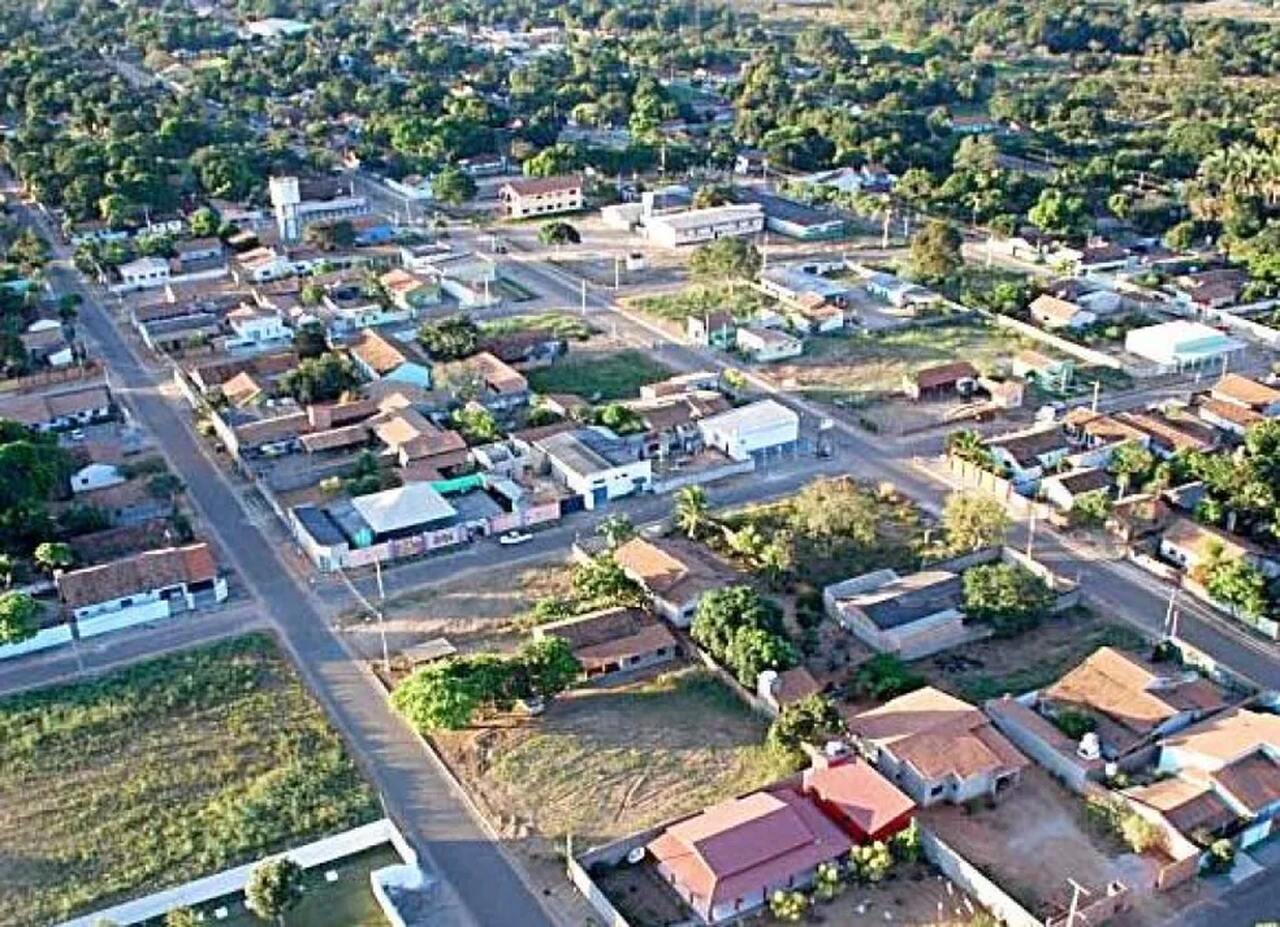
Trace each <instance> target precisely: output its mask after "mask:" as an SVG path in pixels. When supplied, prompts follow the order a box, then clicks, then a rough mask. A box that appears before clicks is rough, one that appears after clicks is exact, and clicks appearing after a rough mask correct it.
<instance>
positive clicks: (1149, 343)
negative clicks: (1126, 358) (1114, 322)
mask: <svg viewBox="0 0 1280 927" xmlns="http://www.w3.org/2000/svg"><path fill="white" fill-rule="evenodd" d="M1245 347H1246V345H1245V343H1244V342H1243V341H1239V340H1237V339H1235V338H1229V337H1228V336H1226V335H1224V334H1222V332H1220V331H1218V330H1217V329H1216V328H1210V327H1209V326H1208V325H1205V324H1203V323H1201V322H1191V321H1188V320H1186V319H1176V320H1175V321H1172V322H1163V323H1161V324H1159V325H1148V326H1147V327H1145V328H1135V329H1133V330H1131V331H1130V332H1129V333H1128V334H1127V335H1125V339H1124V349H1125V350H1126V351H1128V352H1129V353H1130V354H1134V355H1137V356H1138V357H1141V358H1143V359H1144V360H1148V361H1150V362H1151V363H1153V364H1156V365H1158V366H1159V367H1160V368H1162V369H1165V370H1185V369H1186V368H1188V367H1192V368H1199V367H1205V366H1208V365H1210V364H1222V365H1223V366H1225V365H1226V363H1227V360H1228V358H1230V357H1232V356H1233V355H1235V354H1239V353H1240V352H1241V351H1243V350H1245Z"/></svg>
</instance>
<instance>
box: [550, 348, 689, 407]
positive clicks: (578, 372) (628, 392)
mask: <svg viewBox="0 0 1280 927" xmlns="http://www.w3.org/2000/svg"><path fill="white" fill-rule="evenodd" d="M528 376H529V387H530V388H531V389H532V390H533V391H534V392H535V393H573V394H575V395H578V396H582V397H583V398H585V399H589V400H591V401H593V402H612V401H614V400H617V399H634V398H635V397H636V396H637V395H639V393H640V387H642V386H645V385H646V384H649V383H656V382H657V381H658V380H665V379H666V378H667V377H669V376H671V370H670V368H668V367H666V366H665V365H663V364H660V363H658V362H657V361H655V360H653V359H652V358H651V357H648V356H647V355H645V354H642V353H641V352H640V351H619V352H618V353H617V354H603V355H596V356H590V355H576V356H575V355H572V354H571V355H570V356H569V357H567V358H565V359H564V360H562V361H557V362H556V363H555V364H553V365H551V366H550V367H543V368H542V369H540V370H532V371H530V372H529V375H528Z"/></svg>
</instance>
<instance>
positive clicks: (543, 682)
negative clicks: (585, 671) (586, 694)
mask: <svg viewBox="0 0 1280 927" xmlns="http://www.w3.org/2000/svg"><path fill="white" fill-rule="evenodd" d="M516 662H517V664H518V665H519V666H520V668H521V670H522V675H523V677H524V678H525V679H526V680H527V682H528V687H529V693H528V694H530V695H538V696H542V697H544V698H550V697H551V696H553V695H558V694H559V693H561V692H563V691H564V690H565V689H567V688H569V686H571V685H573V683H574V682H576V681H577V679H578V677H579V676H581V675H582V664H580V663H579V662H578V661H577V659H576V658H575V657H574V655H573V648H572V647H570V646H569V642H568V641H566V640H565V639H564V638H561V637H556V636H554V635H551V636H549V637H545V638H543V639H542V640H537V641H533V642H532V643H529V644H525V645H524V647H522V648H521V649H520V653H519V655H518V656H517V658H516Z"/></svg>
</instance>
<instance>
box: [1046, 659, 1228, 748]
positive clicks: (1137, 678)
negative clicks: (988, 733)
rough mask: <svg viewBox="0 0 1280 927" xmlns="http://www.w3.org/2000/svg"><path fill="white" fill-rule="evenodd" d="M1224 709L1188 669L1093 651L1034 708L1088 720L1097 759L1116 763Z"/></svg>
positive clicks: (1205, 682)
mask: <svg viewBox="0 0 1280 927" xmlns="http://www.w3.org/2000/svg"><path fill="white" fill-rule="evenodd" d="M1226 704H1227V703H1226V700H1225V699H1224V698H1223V695H1222V692H1221V691H1220V690H1219V689H1218V687H1217V686H1215V685H1214V684H1213V683H1212V682H1210V681H1209V680H1208V679H1205V678H1204V677H1203V676H1201V675H1200V674H1199V673H1197V672H1195V671H1194V670H1185V669H1183V668H1182V667H1181V666H1178V665H1176V664H1174V665H1165V666H1157V665H1155V664H1152V663H1150V662H1148V661H1146V660H1143V659H1140V658H1139V657H1136V656H1133V655H1132V654H1127V653H1124V652H1122V651H1120V650H1116V649H1115V648H1113V647H1099V648H1098V649H1097V650H1095V651H1094V652H1093V653H1092V654H1090V655H1089V656H1088V657H1087V658H1085V660H1084V662H1082V663H1080V664H1079V665H1078V666H1076V667H1075V668H1074V669H1072V670H1070V671H1069V672H1067V673H1066V674H1065V675H1064V676H1062V678H1060V679H1059V680H1058V681H1057V682H1055V683H1054V684H1053V685H1051V686H1049V687H1048V688H1046V689H1045V690H1044V691H1042V692H1041V693H1040V699H1039V706H1038V707H1039V710H1040V712H1041V714H1044V715H1047V716H1049V717H1053V716H1054V715H1057V714H1060V713H1062V712H1063V711H1074V712H1080V713H1083V714H1086V715H1088V717H1089V718H1090V719H1092V721H1093V722H1094V724H1095V727H1094V729H1093V731H1094V733H1095V734H1097V735H1098V740H1099V745H1100V747H1101V749H1102V756H1103V758H1104V759H1107V760H1116V759H1119V758H1120V757H1123V756H1126V755H1128V754H1130V753H1132V752H1133V751H1134V750H1136V749H1139V748H1141V747H1144V746H1146V745H1149V744H1151V743H1153V742H1154V740H1155V738H1158V737H1162V736H1165V735H1168V734H1172V733H1174V732H1176V731H1179V730H1182V729H1183V728H1185V727H1187V726H1188V725H1190V724H1193V723H1194V722H1196V721H1198V720H1200V719H1201V718H1204V717H1206V716H1208V715H1210V714H1212V713H1213V712H1215V711H1219V710H1220V709H1222V708H1224V707H1226Z"/></svg>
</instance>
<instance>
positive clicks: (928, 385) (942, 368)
mask: <svg viewBox="0 0 1280 927" xmlns="http://www.w3.org/2000/svg"><path fill="white" fill-rule="evenodd" d="M910 377H911V381H912V382H913V383H915V385H916V386H918V387H919V388H920V389H922V390H924V389H936V388H937V387H939V386H949V385H951V384H952V383H955V382H957V381H959V380H964V379H972V380H976V379H977V378H978V368H976V367H974V366H973V364H971V363H969V362H968V361H955V362H953V363H950V364H938V365H937V366H936V367H925V368H924V369H923V370H917V371H916V372H915V373H913V374H910Z"/></svg>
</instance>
